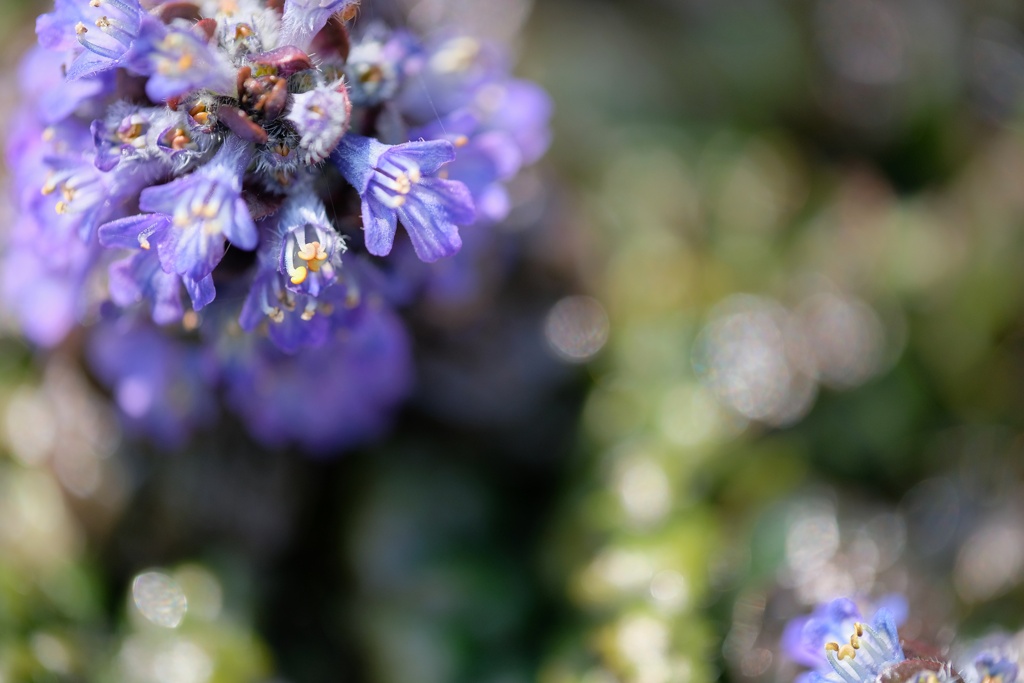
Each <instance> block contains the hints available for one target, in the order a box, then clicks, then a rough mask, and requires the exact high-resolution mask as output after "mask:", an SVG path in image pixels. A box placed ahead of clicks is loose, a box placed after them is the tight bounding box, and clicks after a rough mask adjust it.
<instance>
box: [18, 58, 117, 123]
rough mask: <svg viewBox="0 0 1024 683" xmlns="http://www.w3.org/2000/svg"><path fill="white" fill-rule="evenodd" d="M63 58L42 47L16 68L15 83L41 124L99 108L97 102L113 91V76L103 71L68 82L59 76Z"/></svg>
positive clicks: (114, 75)
mask: <svg viewBox="0 0 1024 683" xmlns="http://www.w3.org/2000/svg"><path fill="white" fill-rule="evenodd" d="M63 61H64V60H63V57H62V56H61V55H60V54H59V53H57V52H51V51H50V50H46V49H44V48H42V47H38V46H37V47H34V48H32V49H31V50H29V52H28V54H26V55H25V58H24V59H23V60H22V62H21V64H20V66H19V67H18V82H19V84H20V86H21V89H22V92H23V93H24V97H25V99H26V100H27V101H30V102H32V103H33V104H34V106H33V107H31V109H32V110H33V111H34V113H35V114H36V116H38V117H39V120H40V121H41V122H42V123H44V124H47V125H48V124H54V123H58V122H60V121H63V120H65V119H66V118H67V117H68V116H70V115H71V114H73V113H75V112H78V111H82V110H86V111H88V110H89V109H96V110H97V112H101V111H102V109H101V108H100V107H98V106H97V105H96V102H97V101H98V100H100V99H102V98H103V97H105V96H106V95H108V94H110V93H111V92H113V90H114V88H115V83H116V74H115V73H114V72H113V71H105V72H103V73H101V74H98V75H96V76H94V77H83V78H79V79H77V80H73V81H72V80H68V79H67V78H65V77H64V75H63V73H62V68H63Z"/></svg>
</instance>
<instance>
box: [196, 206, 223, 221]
mask: <svg viewBox="0 0 1024 683" xmlns="http://www.w3.org/2000/svg"><path fill="white" fill-rule="evenodd" d="M219 208H220V207H217V206H214V205H213V204H203V205H201V206H200V207H199V210H198V211H196V215H197V216H201V217H203V218H216V217H217V210H218V209H219Z"/></svg>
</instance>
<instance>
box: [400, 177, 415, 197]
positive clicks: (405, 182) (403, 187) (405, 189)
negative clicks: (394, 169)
mask: <svg viewBox="0 0 1024 683" xmlns="http://www.w3.org/2000/svg"><path fill="white" fill-rule="evenodd" d="M413 182H415V181H414V180H411V179H410V178H409V176H407V175H406V174H404V173H399V174H398V177H397V178H395V192H397V193H398V194H409V192H411V191H412V184H413Z"/></svg>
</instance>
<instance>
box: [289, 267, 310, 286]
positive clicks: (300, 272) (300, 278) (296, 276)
mask: <svg viewBox="0 0 1024 683" xmlns="http://www.w3.org/2000/svg"><path fill="white" fill-rule="evenodd" d="M307 275H309V270H308V269H307V268H306V267H305V266H299V267H298V268H296V269H295V270H293V271H292V273H291V276H292V277H291V283H292V284H293V285H301V284H302V283H303V282H305V281H306V276H307Z"/></svg>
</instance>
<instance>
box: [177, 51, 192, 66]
mask: <svg viewBox="0 0 1024 683" xmlns="http://www.w3.org/2000/svg"><path fill="white" fill-rule="evenodd" d="M192 62H193V57H192V55H190V54H188V53H187V52H186V53H185V54H183V55H182V56H181V57H179V58H178V68H179V69H180V70H182V71H185V70H186V69H188V68H189V67H191V66H192Z"/></svg>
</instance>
